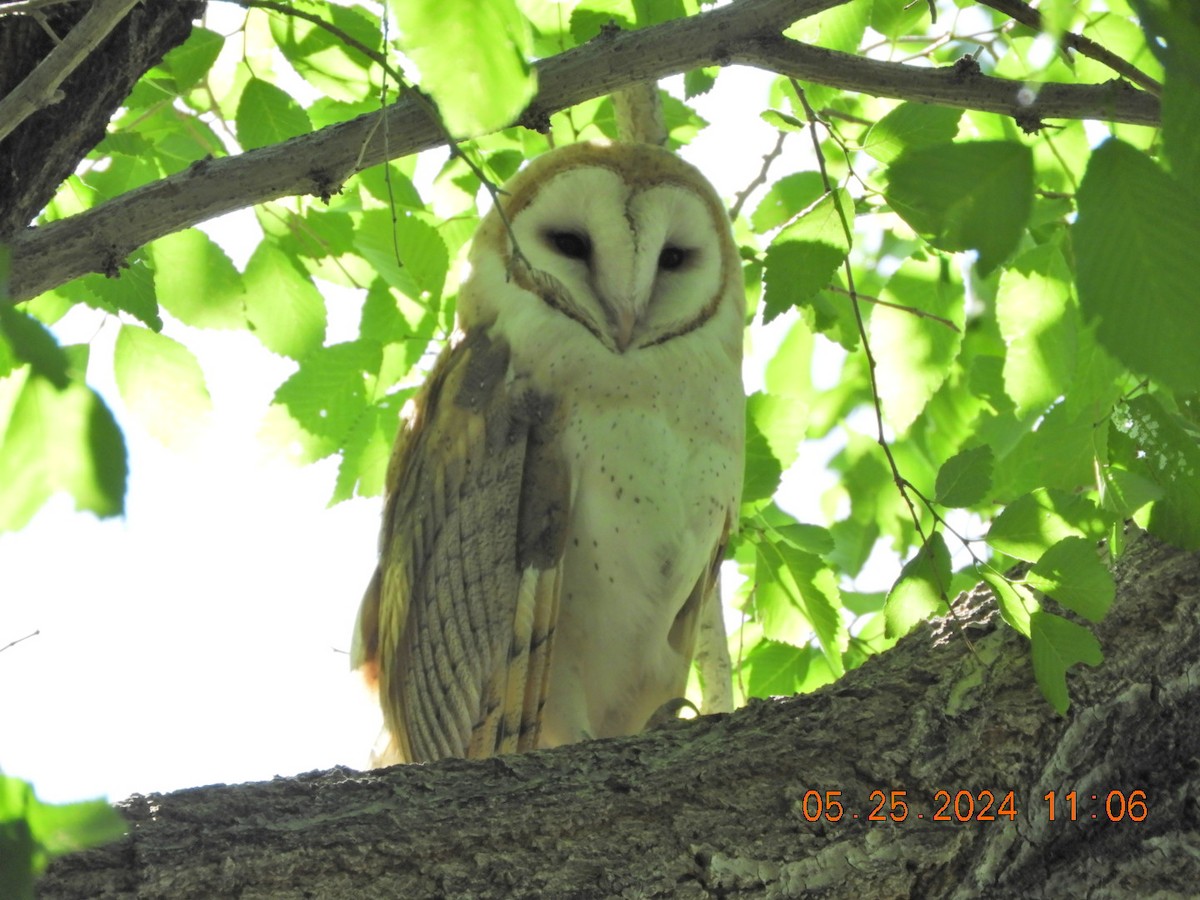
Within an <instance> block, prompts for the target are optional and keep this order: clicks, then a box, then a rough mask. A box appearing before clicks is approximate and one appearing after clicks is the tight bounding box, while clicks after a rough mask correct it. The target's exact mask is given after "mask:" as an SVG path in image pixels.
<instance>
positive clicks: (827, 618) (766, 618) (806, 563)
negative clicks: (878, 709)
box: [755, 540, 849, 677]
mask: <svg viewBox="0 0 1200 900" xmlns="http://www.w3.org/2000/svg"><path fill="white" fill-rule="evenodd" d="M757 548H758V568H757V577H758V584H757V587H756V590H755V608H756V609H757V611H758V613H759V616H760V619H761V621H762V624H763V633H764V634H765V635H766V636H767V637H768V638H770V639H771V640H777V641H784V642H786V643H789V644H793V645H795V646H801V645H803V644H805V643H807V641H808V638H809V636H810V635H812V634H815V635H816V638H817V641H818V643H819V644H820V646H821V652H822V655H823V656H824V658H825V661H826V663H828V665H829V667H830V669H832V670H833V672H834V673H835V674H836V675H838V676H839V677H840V676H841V675H842V674H843V672H844V666H843V663H842V653H844V652H845V650H846V646H847V644H848V642H849V634H848V632H847V631H846V625H845V623H844V622H843V621H842V617H841V614H840V612H839V611H838V610H839V607H840V605H841V604H840V603H839V602H838V588H837V578H836V576H835V575H834V574H833V570H832V569H830V568H829V567H828V565H826V563H825V562H824V561H823V560H822V559H821V558H820V557H819V556H816V555H815V554H812V553H805V552H803V551H801V550H797V549H796V548H794V547H792V546H789V545H788V544H786V543H783V542H779V543H775V542H772V541H769V540H763V541H759V542H757Z"/></svg>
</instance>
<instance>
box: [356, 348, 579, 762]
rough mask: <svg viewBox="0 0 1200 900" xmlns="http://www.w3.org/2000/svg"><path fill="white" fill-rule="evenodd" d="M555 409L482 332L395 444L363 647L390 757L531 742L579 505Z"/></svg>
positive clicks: (455, 353) (443, 367)
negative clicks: (571, 512) (572, 517)
mask: <svg viewBox="0 0 1200 900" xmlns="http://www.w3.org/2000/svg"><path fill="white" fill-rule="evenodd" d="M555 412H556V404H555V402H554V398H553V397H549V396H546V395H544V394H539V393H536V392H534V391H532V390H531V389H529V388H528V387H527V386H526V385H525V384H524V383H523V381H522V379H520V378H517V377H513V375H512V373H511V372H510V371H509V349H508V346H507V344H506V343H505V342H504V341H503V339H501V338H493V337H491V336H489V335H488V334H487V332H486V329H482V328H481V329H477V330H473V331H472V332H471V333H469V334H467V335H465V336H462V337H461V339H460V340H458V341H457V342H456V343H454V344H453V345H452V346H450V347H448V348H447V349H446V350H445V351H444V352H443V353H442V355H441V357H440V358H439V360H438V362H437V365H436V366H435V368H434V371H433V373H432V374H431V376H430V378H429V380H428V381H427V382H426V387H425V389H424V391H423V393H422V395H421V397H420V398H419V400H418V402H417V409H416V415H415V417H414V419H413V421H412V423H411V425H410V426H409V427H407V428H405V429H402V431H401V435H400V437H399V438H398V439H397V443H396V449H395V451H394V454H393V458H392V462H391V465H390V467H389V472H388V499H387V507H386V510H385V512H384V521H383V531H382V535H381V538H380V559H379V567H378V569H377V570H376V572H375V576H374V577H373V578H372V580H371V585H370V587H369V588H368V589H367V593H366V596H365V597H364V598H363V603H362V608H361V609H360V611H359V617H358V622H357V623H356V626H355V635H354V652H353V656H354V659H353V663H354V665H355V667H356V668H362V669H363V670H364V674H366V676H367V678H368V680H369V681H371V680H375V681H377V683H378V687H379V691H380V699H381V702H382V706H383V709H384V718H385V724H386V726H387V729H388V731H389V732H390V735H391V740H392V744H393V746H392V747H391V748H390V752H389V753H388V754H385V756H386V758H385V760H384V761H386V762H400V761H405V762H417V761H426V760H431V759H438V758H441V757H445V756H469V757H483V756H491V755H493V754H497V753H509V752H515V751H518V750H526V749H532V748H533V747H535V746H536V745H537V738H538V729H539V727H540V722H541V710H542V706H543V704H544V703H545V698H546V687H547V682H548V678H549V668H550V654H551V650H552V646H553V635H554V627H555V623H556V620H557V616H558V599H559V587H560V583H561V577H560V575H561V573H560V564H561V561H562V553H563V544H564V540H565V533H566V526H567V513H568V507H569V503H570V480H569V475H568V471H567V467H566V465H565V463H564V461H563V459H562V457H561V454H560V452H559V445H558V440H557V425H556V416H555Z"/></svg>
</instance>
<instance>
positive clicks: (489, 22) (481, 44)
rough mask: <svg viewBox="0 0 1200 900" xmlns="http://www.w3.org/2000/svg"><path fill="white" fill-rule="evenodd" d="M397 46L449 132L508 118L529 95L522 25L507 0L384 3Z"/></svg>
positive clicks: (530, 74) (475, 130) (483, 128)
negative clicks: (410, 62)
mask: <svg viewBox="0 0 1200 900" xmlns="http://www.w3.org/2000/svg"><path fill="white" fill-rule="evenodd" d="M388 7H389V9H390V10H391V12H392V16H393V20H394V21H395V23H396V24H397V25H398V26H399V29H400V34H401V38H400V40H401V45H402V46H403V48H404V52H405V55H407V56H408V57H409V58H411V59H412V60H413V61H414V62H415V63H416V64H417V68H418V69H420V71H421V88H422V89H423V90H425V91H427V92H429V94H430V95H432V97H433V99H434V100H435V101H437V105H438V109H439V110H440V111H441V114H442V118H443V119H444V121H445V123H446V127H447V128H449V129H450V133H451V134H453V135H454V136H455V137H470V136H473V135H477V134H482V133H484V132H488V131H493V130H495V129H497V128H501V127H503V126H505V125H508V124H510V123H511V122H513V121H514V120H515V119H516V118H517V116H518V115H519V114H520V113H521V111H522V110H523V109H525V107H526V106H527V105H528V103H529V101H530V100H531V99H532V98H533V94H534V91H535V90H536V89H537V80H536V76H535V73H534V70H533V68H532V67H531V66H530V65H529V54H530V51H531V49H532V40H531V36H530V32H529V23H528V22H527V21H526V19H525V17H524V16H523V15H522V14H521V11H520V10H519V9H518V8H517V4H516V3H515V2H514V0H390V2H389V3H388Z"/></svg>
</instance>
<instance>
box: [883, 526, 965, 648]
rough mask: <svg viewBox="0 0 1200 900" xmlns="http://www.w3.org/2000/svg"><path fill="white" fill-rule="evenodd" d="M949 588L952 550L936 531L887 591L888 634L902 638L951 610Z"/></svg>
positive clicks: (886, 616)
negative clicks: (931, 617)
mask: <svg viewBox="0 0 1200 900" xmlns="http://www.w3.org/2000/svg"><path fill="white" fill-rule="evenodd" d="M949 588H950V551H949V549H948V548H947V547H946V540H945V538H943V537H942V534H941V532H939V531H935V532H934V533H933V534H931V535H930V536H929V539H928V540H927V541H926V542H925V543H924V544H923V545H922V546H921V548H920V549H919V550H918V551H917V553H916V555H915V556H914V557H913V558H912V559H910V560H909V561H908V562H906V563H905V564H904V568H903V569H902V570H901V571H900V577H899V578H898V579H897V580H896V583H895V585H893V586H892V589H891V590H890V591H888V597H887V601H886V603H885V604H884V608H883V614H884V616H885V618H886V621H887V628H886V629H885V634H886V635H887V636H888V637H889V638H900V637H904V635H906V634H908V633H909V632H910V631H912V629H913V628H915V627H916V625H917V624H918V623H919V622H924V621H925V620H926V619H928V618H929V617H930V616H934V615H942V614H944V613H946V612H947V611H948V610H949V607H948V606H947V605H946V603H947V601H946V592H947V590H949Z"/></svg>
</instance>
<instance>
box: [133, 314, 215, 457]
mask: <svg viewBox="0 0 1200 900" xmlns="http://www.w3.org/2000/svg"><path fill="white" fill-rule="evenodd" d="M113 374H114V375H115V376H116V381H117V388H118V389H119V390H120V391H121V397H122V399H123V400H124V401H125V405H126V406H127V407H128V408H129V411H130V412H131V413H133V414H134V415H135V416H136V417H137V418H138V421H139V422H141V424H142V427H143V428H145V429H146V431H148V432H149V433H150V434H151V435H152V436H153V437H154V438H155V439H156V440H158V441H159V442H161V443H162V444H163V445H165V446H167V447H188V446H190V445H192V444H193V443H194V442H195V441H196V439H197V438H198V437H199V436H200V434H201V433H202V431H203V429H204V428H205V427H207V425H208V419H209V416H210V415H211V413H212V398H211V397H210V396H209V393H208V388H207V386H206V385H205V383H204V372H203V371H202V370H201V369H200V363H199V362H197V361H196V357H195V356H193V355H192V351H191V350H189V349H188V348H187V347H185V346H183V344H180V343H179V342H177V341H174V340H172V339H171V338H169V337H167V336H166V335H164V334H157V333H155V332H153V331H150V330H149V329H146V328H139V327H137V326H135V325H122V326H121V330H120V332H119V333H118V334H117V343H116V347H115V349H114V350H113Z"/></svg>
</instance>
